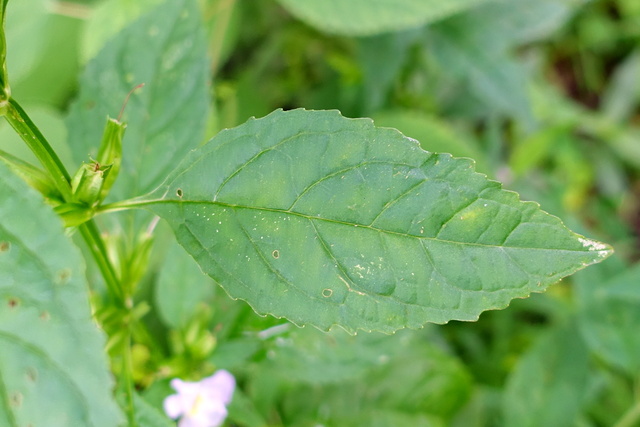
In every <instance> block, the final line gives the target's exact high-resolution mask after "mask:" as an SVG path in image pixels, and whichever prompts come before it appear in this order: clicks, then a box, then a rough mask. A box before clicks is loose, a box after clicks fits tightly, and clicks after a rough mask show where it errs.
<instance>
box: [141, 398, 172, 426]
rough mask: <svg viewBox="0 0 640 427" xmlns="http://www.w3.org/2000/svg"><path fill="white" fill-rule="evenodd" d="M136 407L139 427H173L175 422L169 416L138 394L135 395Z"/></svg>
mask: <svg viewBox="0 0 640 427" xmlns="http://www.w3.org/2000/svg"><path fill="white" fill-rule="evenodd" d="M133 402H134V405H135V408H136V422H137V423H138V427H173V426H175V422H174V421H172V420H170V419H169V418H167V416H166V415H165V414H163V413H162V412H160V411H159V410H157V409H156V408H154V407H153V406H151V405H150V404H149V403H147V401H146V400H145V399H144V398H143V397H141V396H140V395H138V394H135V395H134V400H133Z"/></svg>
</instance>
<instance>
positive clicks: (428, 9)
mask: <svg viewBox="0 0 640 427" xmlns="http://www.w3.org/2000/svg"><path fill="white" fill-rule="evenodd" d="M278 1H279V2H280V4H281V5H282V6H283V7H285V8H286V9H287V10H288V11H289V12H290V13H292V14H293V15H295V16H296V17H297V18H299V19H301V20H303V21H305V22H306V23H307V24H309V25H312V26H315V27H317V28H319V29H320V30H322V31H326V32H329V33H336V34H343V35H352V36H370V35H374V34H380V33H386V32H390V31H399V30H406V29H409V28H415V27H419V26H422V25H425V24H427V23H429V22H433V21H437V20H440V19H443V18H446V17H447V16H450V15H453V14H455V13H458V12H460V11H463V10H465V9H469V8H472V7H474V6H476V5H478V4H482V3H485V2H486V1H487V0H448V1H439V0H350V1H340V0H305V1H299V0H278Z"/></svg>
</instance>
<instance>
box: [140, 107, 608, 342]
mask: <svg viewBox="0 0 640 427" xmlns="http://www.w3.org/2000/svg"><path fill="white" fill-rule="evenodd" d="M135 203H136V204H138V205H141V206H143V207H146V208H147V209H149V210H151V211H152V212H154V213H156V214H157V215H159V216H161V217H162V218H164V219H166V220H167V221H168V222H169V224H170V225H171V227H172V228H173V229H174V231H175V233H176V236H177V238H178V241H179V242H180V244H181V245H182V246H183V247H184V248H185V249H186V250H187V252H189V253H190V254H191V255H192V256H193V257H194V258H195V259H196V261H197V262H198V263H199V264H200V267H201V268H202V270H203V271H204V272H206V273H207V274H209V275H210V276H211V277H213V278H214V279H215V280H216V281H217V282H218V283H220V284H221V285H222V286H223V287H224V288H225V289H226V290H227V292H228V293H229V294H230V295H231V296H232V297H234V298H240V299H243V300H246V301H248V302H249V303H250V304H251V306H252V307H253V308H254V310H256V311H257V312H258V313H261V314H266V313H268V314H272V315H274V316H277V317H286V318H287V319H289V320H291V321H293V322H294V323H297V324H312V325H315V326H317V327H319V328H321V329H327V328H329V327H331V326H332V325H334V324H338V325H340V326H342V327H344V328H345V329H347V330H348V331H354V330H356V329H364V330H380V331H386V332H390V331H394V330H397V329H399V328H403V327H410V328H419V327H421V326H422V325H424V324H425V323H426V322H435V323H445V322H448V321H449V320H452V319H457V320H475V319H477V318H478V315H479V314H480V313H481V312H482V311H484V310H488V309H496V308H503V307H505V306H506V305H507V304H508V303H509V301H510V300H511V299H513V298H523V297H526V296H528V295H529V294H530V293H531V292H541V291H543V290H544V289H545V288H546V287H547V286H548V285H550V284H552V283H553V282H555V281H557V280H559V279H560V278H562V277H564V276H567V275H569V274H572V273H573V272H575V271H576V270H578V269H581V268H583V267H585V266H587V265H589V264H591V263H594V262H597V261H599V260H602V259H603V258H605V257H606V256H608V255H609V254H610V252H611V249H610V248H609V247H608V246H606V245H603V244H601V243H598V242H594V241H591V240H588V239H585V238H583V237H581V236H579V235H577V234H574V233H572V232H571V231H570V230H568V229H567V228H566V227H565V226H564V225H563V224H562V222H561V221H560V220H559V219H558V218H556V217H553V216H551V215H549V214H547V213H545V212H543V211H541V210H540V208H539V205H538V204H536V203H532V202H521V201H519V200H518V195H517V194H516V193H513V192H509V191H504V190H502V189H501V186H500V183H498V182H495V181H490V180H488V179H487V178H486V177H485V176H484V175H481V174H478V173H476V172H474V170H473V162H472V161H471V160H468V159H456V158H452V157H451V156H450V155H448V154H434V153H429V152H426V151H424V150H422V149H421V148H420V147H419V145H418V143H417V142H416V141H415V140H413V139H410V138H407V137H405V136H403V135H402V134H401V133H399V132H398V131H396V130H395V129H388V128H375V127H374V126H373V123H372V121H371V120H369V119H347V118H344V117H342V116H341V115H340V114H339V112H337V111H306V110H293V111H288V112H283V111H276V112H274V113H272V114H270V115H268V116H266V117H265V118H262V119H257V120H256V119H252V120H250V121H248V122H247V123H245V124H244V125H241V126H239V127H237V128H234V129H231V130H225V131H222V132H221V133H219V134H218V135H217V136H216V137H215V138H213V139H212V140H211V141H210V142H209V143H207V144H206V145H204V146H203V147H201V148H199V149H197V150H194V151H192V152H191V153H190V155H189V156H187V158H186V159H185V160H184V161H183V163H181V164H180V165H179V166H178V168H176V170H175V171H174V172H173V173H172V174H171V176H170V177H169V178H168V179H167V181H166V182H165V183H164V184H163V185H161V186H160V187H159V188H158V189H157V190H155V191H154V192H152V193H150V194H149V195H147V196H144V197H142V198H140V199H138V200H137V202H135Z"/></svg>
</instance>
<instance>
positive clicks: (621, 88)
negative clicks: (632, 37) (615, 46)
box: [602, 49, 640, 122]
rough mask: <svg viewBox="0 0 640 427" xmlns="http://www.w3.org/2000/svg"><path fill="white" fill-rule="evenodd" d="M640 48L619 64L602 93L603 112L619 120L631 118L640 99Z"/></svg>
mask: <svg viewBox="0 0 640 427" xmlns="http://www.w3.org/2000/svg"><path fill="white" fill-rule="evenodd" d="M638 75H640V49H637V50H634V51H633V52H632V53H631V54H629V56H627V57H626V58H625V59H624V61H623V62H622V63H621V64H620V65H618V66H617V68H616V69H615V72H614V74H613V77H612V79H611V82H610V83H609V86H608V87H607V89H606V91H605V92H604V93H603V94H602V112H603V113H604V114H605V115H606V116H608V117H609V118H610V119H612V120H614V121H617V122H624V121H626V120H629V119H630V118H631V117H632V116H633V114H634V113H635V111H636V110H637V108H638V103H639V101H640V79H638Z"/></svg>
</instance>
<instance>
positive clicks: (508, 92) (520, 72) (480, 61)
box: [424, 12, 531, 122]
mask: <svg viewBox="0 0 640 427" xmlns="http://www.w3.org/2000/svg"><path fill="white" fill-rule="evenodd" d="M493 20H496V21H497V20H500V15H496V16H494V17H493ZM491 24H492V21H491V20H489V21H487V20H484V19H483V16H482V15H481V16H477V15H476V14H474V13H471V12H470V13H465V14H461V15H458V16H455V17H452V18H450V19H447V20H445V21H443V22H440V23H438V24H437V25H434V26H433V27H431V28H430V29H429V31H428V32H427V37H426V39H425V44H424V51H425V52H426V53H427V55H428V56H429V57H432V58H434V61H435V62H436V63H437V65H438V67H439V70H440V72H441V73H443V74H445V75H446V76H447V77H448V78H449V79H451V78H455V79H459V80H461V81H462V82H463V83H464V84H465V85H466V87H467V88H468V90H467V91H465V90H464V88H457V90H458V91H460V93H459V94H458V96H459V97H460V99H461V102H463V103H468V102H469V101H471V100H473V98H475V99H476V102H478V101H479V102H480V104H481V106H479V107H477V110H478V111H479V112H481V113H482V114H486V113H487V111H494V112H497V113H500V114H503V115H507V116H511V117H514V116H515V117H517V118H518V119H521V120H523V121H525V122H526V121H530V116H531V112H530V105H529V100H528V97H527V78H528V73H527V70H526V69H525V68H524V67H523V66H522V64H521V63H519V62H517V61H516V60H515V59H514V58H513V57H512V55H511V54H510V53H509V52H508V51H507V49H506V47H507V46H506V44H505V40H506V39H507V40H508V38H509V37H510V34H509V33H508V32H504V33H503V32H500V31H493V30H492V28H491ZM468 92H471V93H470V94H469V93H468ZM469 95H471V96H469ZM469 98H472V99H471V100H470V99H469ZM465 108H469V107H468V106H465Z"/></svg>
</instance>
